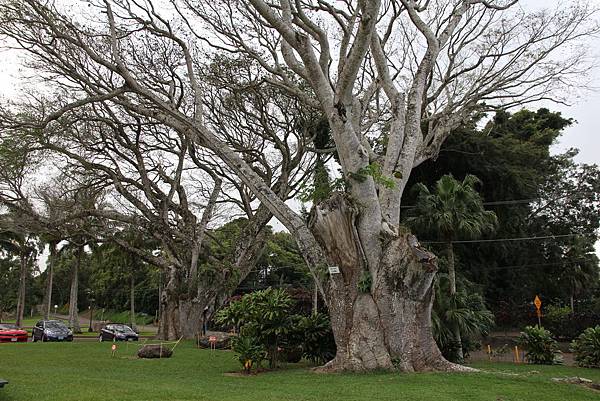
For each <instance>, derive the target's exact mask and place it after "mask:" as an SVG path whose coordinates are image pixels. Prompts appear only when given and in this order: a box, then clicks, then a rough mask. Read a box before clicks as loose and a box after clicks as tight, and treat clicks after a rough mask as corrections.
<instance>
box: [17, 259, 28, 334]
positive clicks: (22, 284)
mask: <svg viewBox="0 0 600 401" xmlns="http://www.w3.org/2000/svg"><path fill="white" fill-rule="evenodd" d="M19 262H20V266H19V290H18V292H17V313H16V314H17V316H16V325H17V326H19V327H21V325H22V324H23V314H24V312H25V291H26V288H27V254H26V253H25V252H24V251H21V253H20V256H19Z"/></svg>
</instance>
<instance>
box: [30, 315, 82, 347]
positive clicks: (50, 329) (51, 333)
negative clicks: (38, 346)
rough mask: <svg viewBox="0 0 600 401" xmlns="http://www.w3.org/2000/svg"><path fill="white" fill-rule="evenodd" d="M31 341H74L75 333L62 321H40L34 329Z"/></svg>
mask: <svg viewBox="0 0 600 401" xmlns="http://www.w3.org/2000/svg"><path fill="white" fill-rule="evenodd" d="M31 340H32V341H33V342H36V341H38V340H40V341H73V331H71V329H69V328H68V327H67V326H66V325H65V324H64V323H63V322H61V321H60V320H40V321H39V322H37V323H36V324H35V326H34V327H33V333H32V334H31Z"/></svg>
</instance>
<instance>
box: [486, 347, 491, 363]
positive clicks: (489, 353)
mask: <svg viewBox="0 0 600 401" xmlns="http://www.w3.org/2000/svg"><path fill="white" fill-rule="evenodd" d="M487 353H488V357H489V358H490V361H491V360H492V346H491V345H490V344H488V346H487Z"/></svg>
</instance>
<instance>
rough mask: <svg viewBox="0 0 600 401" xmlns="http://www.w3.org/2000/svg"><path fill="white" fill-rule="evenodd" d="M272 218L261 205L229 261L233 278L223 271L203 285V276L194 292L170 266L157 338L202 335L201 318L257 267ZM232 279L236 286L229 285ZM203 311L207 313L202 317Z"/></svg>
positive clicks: (163, 291) (209, 315)
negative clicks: (232, 267)
mask: <svg viewBox="0 0 600 401" xmlns="http://www.w3.org/2000/svg"><path fill="white" fill-rule="evenodd" d="M272 217H273V215H272V214H271V213H270V212H269V210H268V209H267V208H266V207H264V206H261V207H259V208H258V210H257V211H256V213H255V214H254V216H253V217H252V219H251V220H250V221H249V222H248V224H247V225H246V226H245V227H244V229H243V230H242V232H241V234H240V236H239V238H238V240H237V244H236V248H235V251H234V253H233V255H232V258H231V259H232V260H231V261H232V262H233V263H232V264H233V265H234V266H235V268H236V270H237V272H236V274H235V276H234V273H233V272H232V271H231V269H223V270H222V271H220V272H219V276H218V277H217V278H213V280H212V281H210V282H204V281H203V280H202V277H198V280H197V281H196V283H195V284H196V285H197V287H196V289H195V291H190V286H189V284H190V283H189V282H186V283H185V284H186V285H183V283H182V281H181V280H183V278H182V277H184V276H185V273H184V272H183V271H182V269H177V268H175V267H173V268H171V269H169V271H168V272H166V279H165V283H164V284H163V290H162V291H161V295H160V311H161V319H160V323H159V331H158V338H161V339H169V340H173V339H179V338H181V337H183V338H186V339H192V338H195V337H196V335H197V334H198V333H200V332H202V323H203V320H204V317H206V319H207V320H210V318H211V317H212V315H213V313H214V312H215V311H217V310H218V309H219V308H220V307H221V306H222V305H223V304H224V303H225V301H226V300H227V299H228V298H229V296H230V295H231V293H232V292H233V290H234V289H235V287H236V285H235V284H237V283H240V282H241V281H243V280H244V279H245V278H246V276H247V275H248V273H249V272H250V270H252V268H253V267H254V266H255V265H256V261H257V260H258V258H259V257H260V254H261V252H262V249H263V247H264V243H265V230H264V228H265V226H266V224H267V223H268V222H269V220H270V219H271V218H272ZM234 277H235V279H236V280H237V283H232V282H231V280H232V279H233V278H234ZM188 279H189V277H188ZM232 284H234V285H232ZM192 290H193V289H192ZM205 308H206V310H207V311H206V314H205V315H203V312H204V310H205Z"/></svg>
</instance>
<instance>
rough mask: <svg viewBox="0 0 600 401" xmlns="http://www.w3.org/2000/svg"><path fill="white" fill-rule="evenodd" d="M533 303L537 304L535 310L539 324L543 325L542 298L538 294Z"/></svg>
mask: <svg viewBox="0 0 600 401" xmlns="http://www.w3.org/2000/svg"><path fill="white" fill-rule="evenodd" d="M533 303H534V304H535V312H536V314H537V318H538V326H539V327H542V300H541V299H540V297H538V296H537V295H536V296H535V299H534V300H533Z"/></svg>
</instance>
